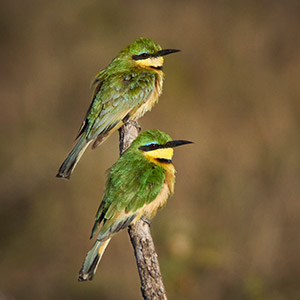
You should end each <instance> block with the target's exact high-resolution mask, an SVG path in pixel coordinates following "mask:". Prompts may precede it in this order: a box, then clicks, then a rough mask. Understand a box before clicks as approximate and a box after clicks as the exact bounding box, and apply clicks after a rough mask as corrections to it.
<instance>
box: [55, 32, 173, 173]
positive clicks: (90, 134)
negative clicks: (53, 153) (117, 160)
mask: <svg viewBox="0 0 300 300" xmlns="http://www.w3.org/2000/svg"><path fill="white" fill-rule="evenodd" d="M178 51H179V50H175V49H164V50H162V48H161V46H160V45H159V44H157V43H155V42H154V41H152V40H150V39H147V38H139V39H137V40H136V41H135V42H133V43H132V44H130V45H128V46H127V47H125V48H124V49H123V50H122V51H121V52H120V53H119V55H118V56H117V57H116V58H114V59H113V61H112V62H111V63H110V64H109V65H108V66H107V68H106V69H104V70H102V71H101V72H100V73H99V74H98V75H97V76H96V78H95V82H94V84H95V91H94V94H93V98H92V99H93V100H92V103H91V105H90V107H89V109H88V111H87V113H86V116H85V118H84V120H83V122H82V125H81V128H80V130H79V134H78V136H77V139H78V141H77V143H76V145H75V146H74V148H73V149H72V150H71V152H70V153H69V155H68V156H67V158H66V159H65V161H64V162H63V164H62V165H61V167H60V169H59V171H58V174H57V177H63V178H68V179H69V178H70V176H71V173H72V171H73V169H74V168H75V166H76V164H77V163H78V161H79V159H80V157H81V156H82V154H83V153H84V151H85V150H86V148H87V147H88V145H89V144H90V143H91V142H93V147H92V148H93V149H94V148H96V147H97V146H98V145H100V144H101V143H102V142H103V141H104V140H105V139H106V138H108V137H109V136H110V135H111V134H112V133H113V132H114V131H116V130H118V129H119V128H120V127H121V126H122V125H123V124H124V123H125V122H126V121H128V120H137V119H138V118H140V117H142V116H143V115H144V114H145V113H146V112H147V111H149V110H151V108H152V107H153V105H154V104H155V103H156V102H157V100H158V97H159V96H160V94H161V92H162V85H163V79H164V73H163V71H162V67H163V62H164V58H163V56H165V55H168V54H171V53H174V52H178Z"/></svg>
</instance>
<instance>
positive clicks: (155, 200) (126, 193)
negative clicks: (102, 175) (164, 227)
mask: <svg viewBox="0 0 300 300" xmlns="http://www.w3.org/2000/svg"><path fill="white" fill-rule="evenodd" d="M190 143H192V142H189V141H182V140H178V141H174V140H172V139H171V138H170V136H169V135H168V134H166V133H164V132H162V131H159V130H148V131H145V132H143V133H141V134H140V135H139V136H138V137H137V138H136V139H135V140H134V141H133V143H132V144H131V146H130V147H129V148H128V149H127V150H126V151H125V152H124V154H123V155H122V156H121V157H120V158H119V159H118V160H117V162H116V163H115V164H114V165H113V166H112V167H111V169H110V170H109V175H108V179H107V182H106V189H105V193H104V197H103V200H102V202H101V204H100V207H99V209H98V212H97V214H96V217H95V224H94V227H93V229H92V234H91V238H92V237H93V236H94V234H95V233H96V231H97V230H98V227H99V225H100V224H101V223H102V225H101V228H100V229H99V233H98V237H97V240H96V242H95V244H94V246H93V247H92V249H91V250H90V251H89V252H88V254H87V256H86V258H85V260H84V262H83V265H82V268H81V270H80V272H79V277H78V280H79V281H85V280H92V279H93V277H94V275H95V272H96V269H97V266H98V264H99V261H100V259H101V257H102V255H103V252H104V250H105V248H106V247H107V245H108V243H109V241H110V239H111V238H112V236H113V235H114V234H115V233H117V232H118V231H120V230H121V229H124V228H126V227H127V226H129V225H132V224H134V223H135V222H136V221H138V220H139V219H140V218H141V217H144V218H146V219H148V220H151V219H152V218H153V217H154V216H155V215H156V213H157V210H158V209H159V208H161V207H163V206H164V205H165V204H166V202H167V199H168V197H169V195H171V194H173V192H174V183H175V168H174V166H173V164H172V157H173V148H174V147H177V146H180V145H184V144H190Z"/></svg>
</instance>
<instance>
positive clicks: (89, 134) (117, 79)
mask: <svg viewBox="0 0 300 300" xmlns="http://www.w3.org/2000/svg"><path fill="white" fill-rule="evenodd" d="M95 82H96V88H95V93H94V96H93V101H92V103H91V105H90V107H89V110H88V112H87V114H86V117H85V120H84V121H83V124H82V126H81V130H80V133H79V135H81V134H85V135H86V138H87V139H88V140H91V139H95V138H96V137H97V136H98V135H105V133H107V132H108V131H110V130H111V129H112V128H113V127H115V126H116V125H117V124H118V123H119V122H120V121H122V120H123V119H124V118H125V119H126V118H129V117H130V115H132V114H133V113H134V112H135V111H136V110H137V109H138V107H139V106H140V105H142V104H143V103H144V102H146V101H147V100H148V99H149V98H150V97H151V95H152V93H153V91H154V87H155V74H154V73H150V72H141V73H128V74H126V73H124V72H120V73H113V74H112V75H110V76H108V75H107V74H106V73H105V72H101V73H99V75H98V76H97V78H96V81H95Z"/></svg>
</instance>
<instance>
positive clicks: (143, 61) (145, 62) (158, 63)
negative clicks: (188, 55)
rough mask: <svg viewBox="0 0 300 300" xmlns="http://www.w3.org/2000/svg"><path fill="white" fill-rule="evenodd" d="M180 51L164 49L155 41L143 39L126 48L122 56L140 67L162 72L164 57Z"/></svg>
mask: <svg viewBox="0 0 300 300" xmlns="http://www.w3.org/2000/svg"><path fill="white" fill-rule="evenodd" d="M179 51H180V50H176V49H162V48H161V46H160V45H159V44H157V43H155V42H154V41H153V40H151V39H148V38H143V37H141V38H138V39H137V40H135V41H134V42H133V43H132V44H130V45H128V46H127V47H126V48H124V49H123V50H122V51H121V53H120V55H121V56H123V57H126V59H129V60H130V61H132V62H133V63H134V64H135V65H137V66H139V67H142V68H150V69H156V70H162V67H163V63H164V58H163V56H165V55H168V54H171V53H175V52H179Z"/></svg>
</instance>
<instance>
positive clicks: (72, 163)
mask: <svg viewBox="0 0 300 300" xmlns="http://www.w3.org/2000/svg"><path fill="white" fill-rule="evenodd" d="M90 142H91V141H87V140H86V138H85V136H81V137H80V139H79V140H78V142H77V143H76V145H75V146H74V148H73V149H72V151H71V152H70V153H69V155H68V156H67V158H66V159H65V161H64V162H63V163H62V165H61V167H60V168H59V170H58V173H57V175H56V177H62V178H66V179H70V176H71V174H72V172H73V170H74V168H75V167H76V165H77V163H78V161H79V160H80V158H81V156H82V154H83V153H84V151H85V150H86V148H87V147H88V145H89V144H90Z"/></svg>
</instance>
